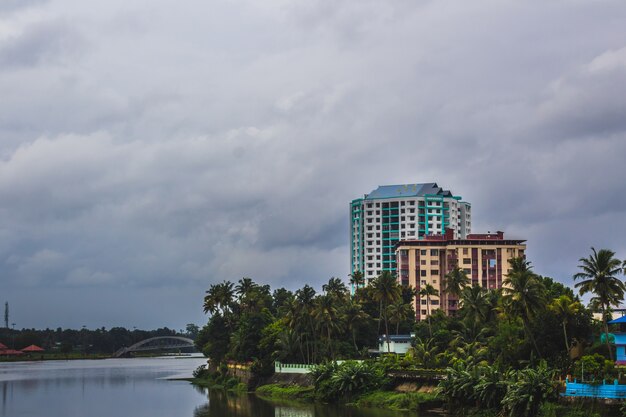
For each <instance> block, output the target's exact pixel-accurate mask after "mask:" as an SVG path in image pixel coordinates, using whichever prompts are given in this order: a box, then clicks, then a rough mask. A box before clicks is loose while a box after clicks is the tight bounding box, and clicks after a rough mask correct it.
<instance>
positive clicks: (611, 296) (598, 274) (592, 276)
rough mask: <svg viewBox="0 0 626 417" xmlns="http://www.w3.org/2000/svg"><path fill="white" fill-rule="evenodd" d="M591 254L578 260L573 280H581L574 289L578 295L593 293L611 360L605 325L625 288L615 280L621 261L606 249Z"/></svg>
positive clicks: (621, 269) (622, 297) (592, 250)
mask: <svg viewBox="0 0 626 417" xmlns="http://www.w3.org/2000/svg"><path fill="white" fill-rule="evenodd" d="M591 252H592V254H591V255H590V256H589V257H588V258H580V259H579V262H580V264H579V265H578V268H580V270H581V271H580V272H578V273H576V274H575V275H574V280H577V279H581V280H582V281H580V282H578V283H576V285H575V287H576V288H579V291H580V295H583V294H587V293H593V294H595V297H594V298H596V299H597V302H598V304H599V306H600V310H601V312H602V324H603V326H604V335H605V341H606V347H607V349H608V350H609V357H610V358H611V360H613V351H612V350H611V344H610V342H609V326H608V324H607V318H608V311H609V309H610V307H611V306H618V305H619V303H620V302H621V301H622V300H623V299H624V293H625V292H626V286H625V285H624V283H623V282H622V281H621V280H620V279H619V278H617V275H618V274H620V273H622V271H623V264H622V261H620V260H619V259H617V258H615V252H613V251H611V250H608V249H600V250H599V251H597V252H596V250H595V248H593V247H592V248H591Z"/></svg>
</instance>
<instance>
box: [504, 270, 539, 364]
mask: <svg viewBox="0 0 626 417" xmlns="http://www.w3.org/2000/svg"><path fill="white" fill-rule="evenodd" d="M509 262H510V263H511V272H509V273H508V274H507V276H506V278H505V279H504V280H503V281H502V304H503V307H504V309H505V311H506V312H507V313H508V314H509V316H511V317H519V318H520V319H521V320H522V324H523V325H524V331H525V332H526V336H527V337H528V338H529V339H530V341H531V342H532V344H533V347H534V348H535V351H536V352H537V355H539V357H541V352H539V348H538V347H537V341H536V340H535V336H534V335H533V333H532V331H531V329H530V322H531V321H532V320H533V319H534V318H535V317H536V316H537V315H538V314H539V313H540V312H541V311H542V310H543V308H544V306H545V301H546V300H545V293H546V291H545V288H544V286H543V284H542V283H541V281H539V279H538V278H537V275H535V273H534V272H533V271H532V270H531V266H530V262H528V261H526V260H525V259H523V258H513V259H511V260H510V261H509Z"/></svg>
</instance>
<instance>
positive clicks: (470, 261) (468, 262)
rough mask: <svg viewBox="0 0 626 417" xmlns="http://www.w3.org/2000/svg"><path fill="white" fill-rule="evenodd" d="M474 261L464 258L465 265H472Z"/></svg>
mask: <svg viewBox="0 0 626 417" xmlns="http://www.w3.org/2000/svg"><path fill="white" fill-rule="evenodd" d="M471 263H472V260H471V259H470V258H463V265H470V264H471Z"/></svg>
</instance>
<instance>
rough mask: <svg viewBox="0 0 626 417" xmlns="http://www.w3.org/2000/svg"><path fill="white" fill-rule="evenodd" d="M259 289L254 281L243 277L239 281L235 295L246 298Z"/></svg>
mask: <svg viewBox="0 0 626 417" xmlns="http://www.w3.org/2000/svg"><path fill="white" fill-rule="evenodd" d="M255 287H257V284H256V283H255V282H254V281H252V279H250V278H247V277H243V278H241V279H240V280H239V283H238V284H237V286H236V287H235V294H237V295H238V296H239V298H240V299H241V298H244V297H245V296H246V294H248V293H249V292H250V290H252V289H253V288H255Z"/></svg>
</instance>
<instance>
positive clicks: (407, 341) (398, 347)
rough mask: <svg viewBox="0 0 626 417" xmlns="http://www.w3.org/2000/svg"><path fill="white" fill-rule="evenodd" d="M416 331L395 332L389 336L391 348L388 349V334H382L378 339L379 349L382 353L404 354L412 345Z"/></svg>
mask: <svg viewBox="0 0 626 417" xmlns="http://www.w3.org/2000/svg"><path fill="white" fill-rule="evenodd" d="M414 338H415V333H411V334H394V335H390V336H389V349H387V336H385V335H382V336H381V337H380V338H379V339H378V351H379V352H380V353H381V354H382V353H397V354H399V355H404V354H405V353H406V352H407V351H408V350H409V348H410V347H411V342H413V339H414Z"/></svg>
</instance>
